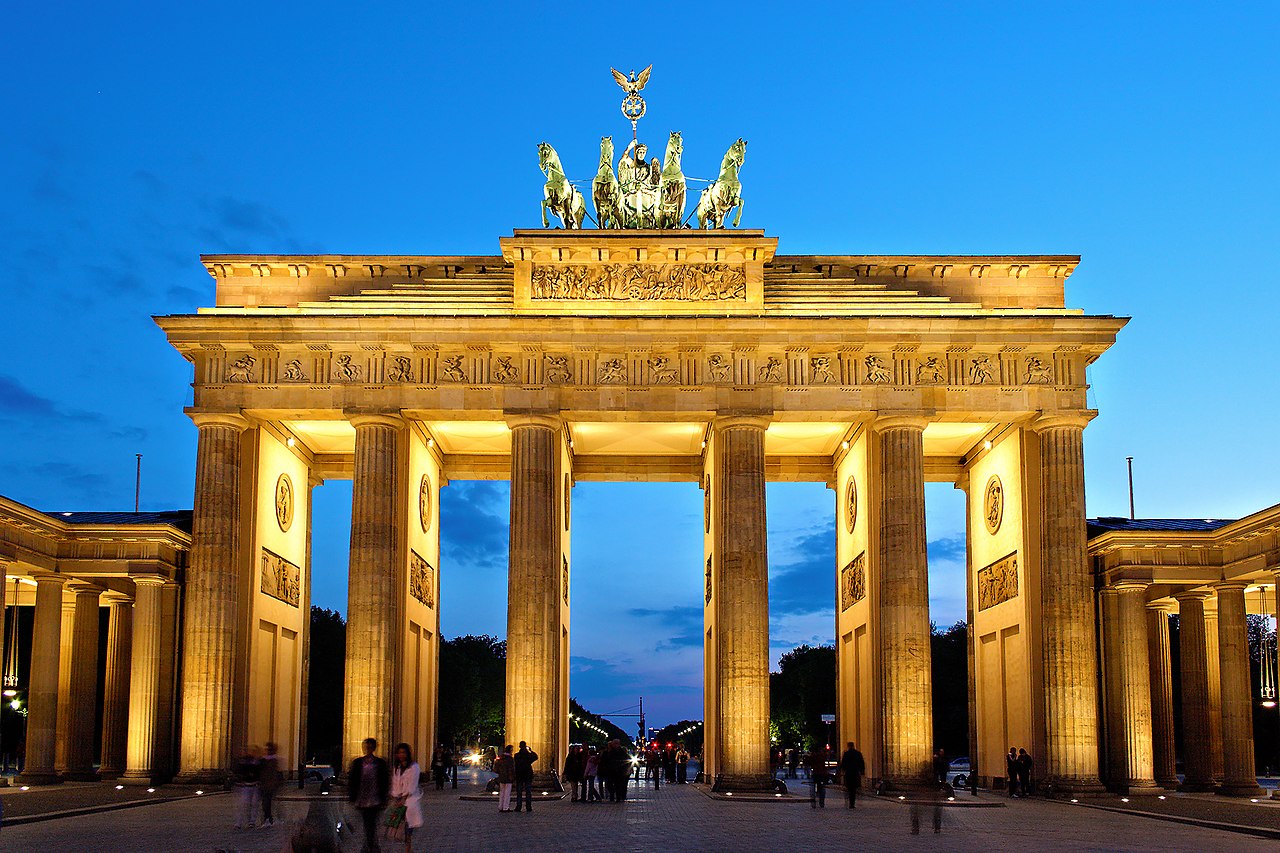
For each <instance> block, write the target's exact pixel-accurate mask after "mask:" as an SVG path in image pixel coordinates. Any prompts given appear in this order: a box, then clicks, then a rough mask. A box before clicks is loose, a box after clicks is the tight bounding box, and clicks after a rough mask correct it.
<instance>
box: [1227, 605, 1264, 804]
mask: <svg viewBox="0 0 1280 853" xmlns="http://www.w3.org/2000/svg"><path fill="white" fill-rule="evenodd" d="M1245 586H1246V584H1245V583H1244V581H1237V582H1229V583H1221V584H1218V650H1219V653H1220V655H1221V658H1220V672H1221V680H1222V689H1221V694H1220V695H1221V697H1222V769H1223V778H1222V785H1221V786H1219V788H1218V793H1219V794H1225V795H1227V796H1230V797H1256V796H1258V795H1259V794H1261V793H1262V789H1261V788H1259V787H1258V777H1257V772H1256V768H1255V767H1254V763H1253V683H1252V681H1251V679H1250V674H1249V637H1248V626H1247V625H1246V623H1245V603H1244V589H1245Z"/></svg>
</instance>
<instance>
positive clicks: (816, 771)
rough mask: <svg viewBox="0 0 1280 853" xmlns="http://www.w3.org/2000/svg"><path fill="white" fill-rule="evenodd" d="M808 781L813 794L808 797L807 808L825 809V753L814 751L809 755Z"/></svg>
mask: <svg viewBox="0 0 1280 853" xmlns="http://www.w3.org/2000/svg"><path fill="white" fill-rule="evenodd" d="M809 780H810V782H812V783H813V789H812V791H813V793H812V794H810V796H809V807H810V808H815V809H825V808H826V807H827V782H829V781H830V777H829V776H828V774H827V751H826V750H825V749H815V750H814V751H813V752H811V753H810V754H809Z"/></svg>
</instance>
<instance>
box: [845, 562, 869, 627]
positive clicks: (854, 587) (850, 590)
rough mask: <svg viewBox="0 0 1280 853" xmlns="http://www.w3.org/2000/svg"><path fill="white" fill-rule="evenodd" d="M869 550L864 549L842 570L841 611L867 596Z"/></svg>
mask: <svg viewBox="0 0 1280 853" xmlns="http://www.w3.org/2000/svg"><path fill="white" fill-rule="evenodd" d="M866 563H867V552H866V551H863V552H862V553H861V554H859V555H858V556H856V557H854V558H853V559H852V560H851V561H849V563H848V565H846V566H845V567H844V568H843V569H841V570H840V612H842V613H843V612H844V611H846V610H848V609H849V608H850V607H852V606H853V605H855V604H857V603H858V602H859V601H861V600H862V599H864V598H866V597H867V570H866Z"/></svg>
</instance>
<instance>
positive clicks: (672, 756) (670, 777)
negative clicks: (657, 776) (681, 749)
mask: <svg viewBox="0 0 1280 853" xmlns="http://www.w3.org/2000/svg"><path fill="white" fill-rule="evenodd" d="M662 773H663V775H664V776H666V779H667V781H668V782H674V781H676V748H675V745H674V744H670V743H669V744H667V748H666V749H665V750H663V752H662Z"/></svg>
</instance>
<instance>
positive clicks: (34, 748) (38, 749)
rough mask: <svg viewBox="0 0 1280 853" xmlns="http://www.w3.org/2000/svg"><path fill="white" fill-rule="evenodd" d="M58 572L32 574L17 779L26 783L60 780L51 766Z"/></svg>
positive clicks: (57, 645) (61, 579)
mask: <svg viewBox="0 0 1280 853" xmlns="http://www.w3.org/2000/svg"><path fill="white" fill-rule="evenodd" d="M65 582H66V578H64V577H63V576H62V575H37V576H36V612H35V624H34V626H33V627H32V636H31V678H30V685H31V686H30V688H29V690H28V691H27V752H26V764H25V765H24V767H23V771H22V776H21V780H22V782H23V783H25V784H29V785H47V784H51V783H53V782H58V781H60V779H59V777H58V774H57V772H56V771H55V770H54V755H55V751H56V744H57V740H56V738H57V725H58V667H59V662H60V658H61V653H60V652H61V642H60V641H61V634H62V585H63V584H64V583H65Z"/></svg>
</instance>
